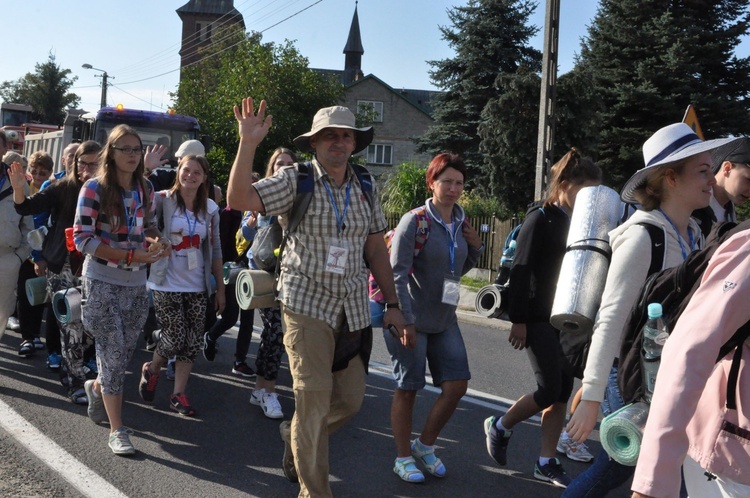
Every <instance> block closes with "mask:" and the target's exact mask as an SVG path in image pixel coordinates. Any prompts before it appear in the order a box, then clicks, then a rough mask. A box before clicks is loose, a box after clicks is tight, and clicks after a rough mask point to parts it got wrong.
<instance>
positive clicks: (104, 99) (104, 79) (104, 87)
mask: <svg viewBox="0 0 750 498" xmlns="http://www.w3.org/2000/svg"><path fill="white" fill-rule="evenodd" d="M81 67H82V68H84V69H93V70H94V71H101V72H102V75H101V76H102V102H101V107H107V78H110V77H111V78H112V79H115V77H114V76H109V75H108V74H107V71H105V70H104V69H99V68H96V67H94V66H92V65H91V64H83V65H82V66H81Z"/></svg>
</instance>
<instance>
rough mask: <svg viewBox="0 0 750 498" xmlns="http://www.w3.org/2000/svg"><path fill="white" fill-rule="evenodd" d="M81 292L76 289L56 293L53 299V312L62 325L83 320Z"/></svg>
mask: <svg viewBox="0 0 750 498" xmlns="http://www.w3.org/2000/svg"><path fill="white" fill-rule="evenodd" d="M81 301H82V296H81V291H80V290H79V289H78V288H76V287H71V288H69V289H63V290H60V291H57V292H55V295H54V296H53V297H52V310H53V311H54V312H55V317H56V318H57V321H58V322H60V323H71V322H78V321H80V320H81Z"/></svg>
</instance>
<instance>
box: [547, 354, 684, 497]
mask: <svg viewBox="0 0 750 498" xmlns="http://www.w3.org/2000/svg"><path fill="white" fill-rule="evenodd" d="M624 405H625V402H624V401H623V400H622V395H621V394H620V386H618V385H617V360H615V364H614V365H612V370H610V372H609V378H608V379H607V389H606V390H605V391H604V401H602V406H601V408H602V413H603V414H604V415H605V416H607V415H609V414H610V413H614V412H616V411H617V410H619V409H620V408H622V407H623V406H624ZM634 473H635V467H629V466H627V465H622V464H619V463H617V462H615V461H614V460H612V459H611V458H609V455H608V454H607V452H606V451H604V448H602V450H601V451H600V452H599V454H598V455H597V456H596V459H595V460H594V463H593V464H591V467H589V469H588V470H587V471H586V472H584V473H583V474H581V475H579V476H578V477H576V478H575V479H573V482H571V483H570V484H569V485H568V487H567V488H566V489H565V491H564V492H563V494H562V495H561V497H560V498H599V497H601V496H606V495H607V493H609V492H610V491H612V490H614V489H616V488H619V487H620V486H622V485H623V484H624V483H625V481H627V480H628V479H630V478H631V477H632V476H633V474H634ZM680 498H687V491H686V490H685V482H684V481H683V483H682V489H681V490H680Z"/></svg>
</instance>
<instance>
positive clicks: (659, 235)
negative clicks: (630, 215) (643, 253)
mask: <svg viewBox="0 0 750 498" xmlns="http://www.w3.org/2000/svg"><path fill="white" fill-rule="evenodd" d="M638 225H640V226H642V227H643V228H645V229H646V231H647V232H648V235H649V237H651V266H649V268H648V274H649V275H653V274H654V273H656V272H658V271H661V270H662V268H664V260H665V259H666V257H667V250H666V247H665V245H666V244H665V242H666V236H665V235H664V227H660V226H656V225H654V224H653V223H646V222H645V221H644V222H640V223H638Z"/></svg>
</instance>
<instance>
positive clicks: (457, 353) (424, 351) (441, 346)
mask: <svg viewBox="0 0 750 498" xmlns="http://www.w3.org/2000/svg"><path fill="white" fill-rule="evenodd" d="M383 337H384V338H385V345H386V346H387V347H388V352H389V353H390V355H391V362H392V363H393V379H394V380H395V381H396V387H397V388H398V389H403V390H406V391H416V390H419V389H422V388H423V387H424V386H425V384H426V381H425V373H426V367H427V364H428V363H429V366H430V374H431V375H432V383H433V385H435V386H439V385H440V384H442V383H443V382H444V381H446V380H469V379H471V373H470V372H469V359H468V357H467V356H466V346H465V345H464V339H463V337H462V336H461V330H460V329H459V328H458V323H454V324H453V325H451V326H450V327H449V328H448V329H447V330H445V331H443V332H440V333H438V334H423V333H421V332H419V331H417V346H416V347H415V348H414V349H406V348H405V347H404V345H403V344H401V340H400V339H396V338H394V337H393V336H392V335H391V334H390V332H388V331H387V330H384V331H383Z"/></svg>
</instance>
